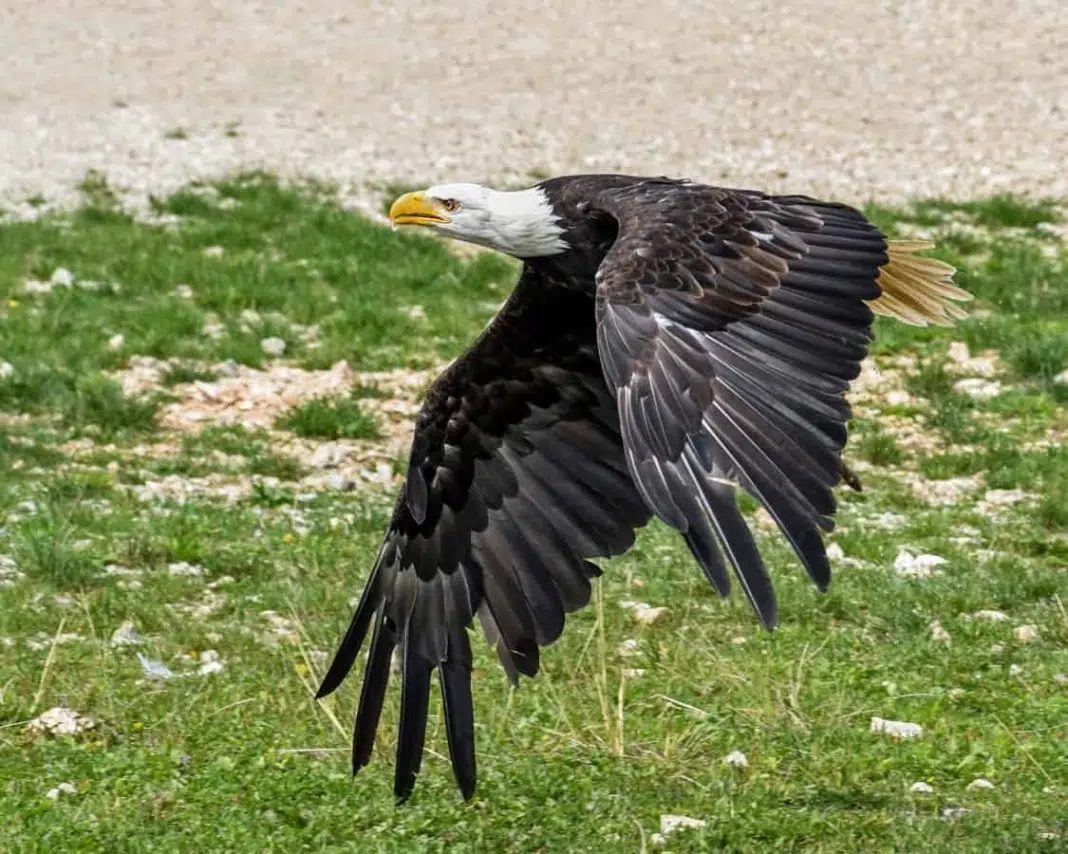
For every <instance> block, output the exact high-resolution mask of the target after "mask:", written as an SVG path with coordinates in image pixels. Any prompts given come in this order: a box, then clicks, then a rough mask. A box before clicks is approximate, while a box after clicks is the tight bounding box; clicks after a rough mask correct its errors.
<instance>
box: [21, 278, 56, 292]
mask: <svg viewBox="0 0 1068 854" xmlns="http://www.w3.org/2000/svg"><path fill="white" fill-rule="evenodd" d="M22 290H23V292H24V293H27V294H50V293H52V283H51V282H42V281H39V280H37V279H25V280H24V281H23V282H22Z"/></svg>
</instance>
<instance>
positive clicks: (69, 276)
mask: <svg viewBox="0 0 1068 854" xmlns="http://www.w3.org/2000/svg"><path fill="white" fill-rule="evenodd" d="M48 281H49V282H51V283H52V284H53V285H54V286H56V287H57V288H69V287H70V286H71V285H73V284H74V274H73V273H72V272H71V271H70V270H68V269H67V268H66V267H56V269H55V270H53V271H52V275H51V277H50V278H49V279H48Z"/></svg>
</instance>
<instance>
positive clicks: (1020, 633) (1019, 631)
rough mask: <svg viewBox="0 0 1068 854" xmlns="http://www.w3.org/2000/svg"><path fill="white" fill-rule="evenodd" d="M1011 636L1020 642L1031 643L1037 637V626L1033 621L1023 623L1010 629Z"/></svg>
mask: <svg viewBox="0 0 1068 854" xmlns="http://www.w3.org/2000/svg"><path fill="white" fill-rule="evenodd" d="M1012 636H1013V637H1014V638H1016V640H1018V641H1019V642H1020V643H1031V641H1033V640H1037V639H1038V626H1036V625H1034V624H1033V623H1025V624H1024V625H1022V626H1017V627H1016V628H1015V629H1013V630H1012Z"/></svg>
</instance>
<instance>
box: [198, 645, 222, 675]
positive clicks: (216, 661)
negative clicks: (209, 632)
mask: <svg viewBox="0 0 1068 854" xmlns="http://www.w3.org/2000/svg"><path fill="white" fill-rule="evenodd" d="M223 666H224V665H223V661H222V659H221V658H219V653H218V652H216V651H215V650H214V649H206V650H204V651H203V652H202V653H200V667H198V668H197V673H199V674H200V675H201V676H210V675H211V674H212V673H218V672H219V671H220V670H222V669H223Z"/></svg>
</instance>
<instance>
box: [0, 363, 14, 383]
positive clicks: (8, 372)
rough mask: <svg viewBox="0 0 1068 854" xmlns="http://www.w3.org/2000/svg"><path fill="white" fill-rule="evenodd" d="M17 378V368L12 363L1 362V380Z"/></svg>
mask: <svg viewBox="0 0 1068 854" xmlns="http://www.w3.org/2000/svg"><path fill="white" fill-rule="evenodd" d="M13 376H15V366H14V365H12V364H11V362H0V380H6V379H10V378H11V377H13Z"/></svg>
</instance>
